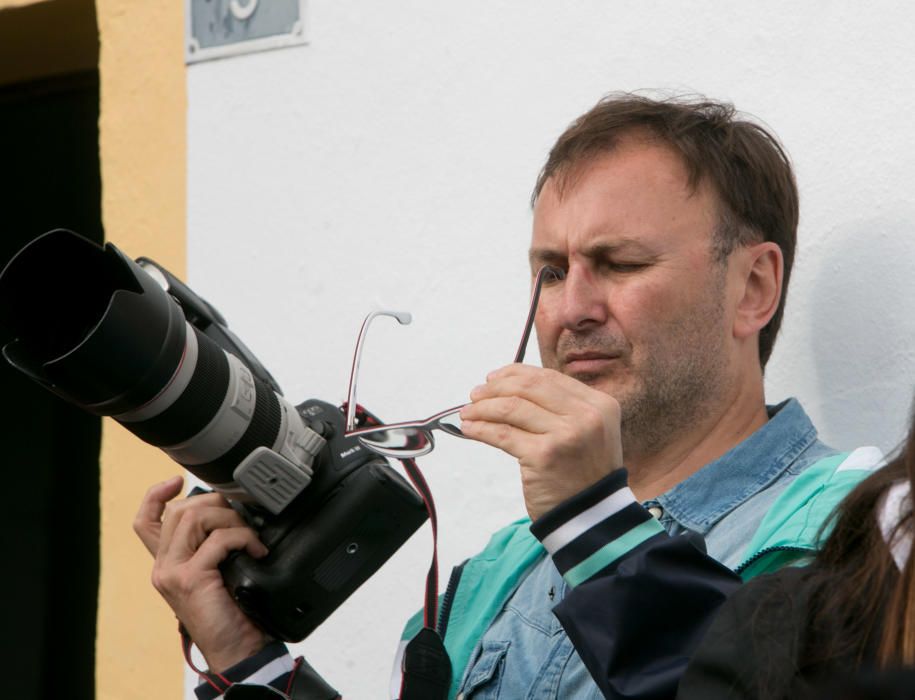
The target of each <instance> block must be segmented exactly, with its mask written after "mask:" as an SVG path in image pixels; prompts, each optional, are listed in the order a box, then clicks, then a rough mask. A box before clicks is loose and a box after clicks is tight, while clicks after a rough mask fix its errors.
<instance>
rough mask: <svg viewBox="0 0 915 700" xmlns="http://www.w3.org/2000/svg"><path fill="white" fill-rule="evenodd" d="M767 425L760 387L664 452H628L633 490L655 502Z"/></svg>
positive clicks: (739, 397)
mask: <svg viewBox="0 0 915 700" xmlns="http://www.w3.org/2000/svg"><path fill="white" fill-rule="evenodd" d="M767 421H768V415H767V414H766V404H765V400H764V397H763V392H762V386H761V384H760V386H759V390H758V391H755V390H754V391H750V392H746V393H739V394H738V395H737V396H735V397H734V398H733V400H731V401H729V402H728V403H727V404H724V405H722V406H721V407H720V410H717V411H714V412H711V413H709V414H707V415H706V416H705V417H704V419H703V420H701V421H699V423H698V424H696V425H694V426H693V429H692V430H690V431H689V433H688V434H684V435H682V436H679V437H677V438H675V439H673V440H672V441H670V442H669V443H668V444H666V445H664V446H663V447H662V448H661V449H660V450H646V451H644V452H643V453H641V454H639V453H635V454H630V453H628V452H627V454H626V456H625V459H626V466H627V468H628V470H629V486H630V488H631V489H632V491H633V493H634V494H635V496H636V498H637V499H638V500H640V501H646V500H649V499H651V498H655V497H657V496H659V495H660V494H662V493H664V492H665V491H667V490H669V489H671V488H673V487H674V486H676V485H677V484H679V483H680V482H681V481H684V480H685V479H686V478H688V477H689V476H691V475H692V474H694V473H695V472H697V471H699V470H700V469H702V467H704V466H705V465H706V464H708V463H709V462H712V461H714V460H716V459H718V458H719V457H721V456H722V455H723V454H725V453H726V452H728V451H729V450H730V449H731V448H733V447H735V446H736V445H738V444H739V443H741V442H743V441H744V440H746V439H747V438H748V437H750V435H752V434H753V433H754V432H756V431H757V430H758V429H759V428H761V427H762V426H763V425H765V424H766V422H767Z"/></svg>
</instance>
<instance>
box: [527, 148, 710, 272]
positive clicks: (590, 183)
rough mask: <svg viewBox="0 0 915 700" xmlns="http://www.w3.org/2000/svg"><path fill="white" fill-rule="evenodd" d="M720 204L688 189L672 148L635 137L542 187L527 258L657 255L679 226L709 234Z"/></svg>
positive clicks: (705, 189) (706, 191) (705, 192)
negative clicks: (569, 250)
mask: <svg viewBox="0 0 915 700" xmlns="http://www.w3.org/2000/svg"><path fill="white" fill-rule="evenodd" d="M563 178H564V179H563ZM718 201H719V200H718V197H717V195H716V194H715V193H714V191H713V190H712V189H711V188H710V187H709V186H707V185H705V184H704V183H701V184H700V186H699V187H698V188H692V187H691V185H690V183H689V174H688V170H687V167H686V165H685V164H684V162H683V160H682V158H681V157H680V155H679V154H678V153H676V152H675V151H674V150H673V149H672V148H671V147H669V146H667V145H666V144H663V143H661V142H659V141H658V140H657V139H651V140H647V139H640V140H636V139H632V140H630V141H628V142H626V143H620V144H619V147H618V148H616V149H614V150H612V151H610V152H606V153H602V154H599V155H598V156H595V157H594V158H592V159H590V160H589V161H588V162H586V163H582V164H580V165H579V166H577V172H575V173H571V172H567V173H564V174H563V176H562V177H559V176H558V175H557V176H553V177H550V178H549V179H548V180H547V181H546V182H545V183H544V187H543V188H542V190H541V192H540V196H539V197H538V199H537V201H536V202H535V204H534V221H533V236H532V240H531V248H530V254H529V257H530V259H531V261H532V263H534V262H535V261H538V262H539V261H542V262H544V263H546V262H550V261H551V260H555V259H556V258H557V255H558V254H562V255H563V256H565V254H566V252H565V249H566V248H569V247H571V248H573V249H575V252H576V253H577V254H582V255H589V256H600V255H607V254H613V253H646V252H647V253H657V252H659V246H665V245H666V244H667V243H669V242H672V241H670V240H668V239H669V238H670V236H669V234H672V233H673V231H675V230H680V231H682V228H683V226H682V225H681V224H682V223H683V222H684V221H685V222H686V223H687V226H688V227H689V228H690V229H692V230H696V229H701V232H702V233H704V234H706V235H707V233H708V232H710V231H711V228H712V227H713V226H714V223H715V221H716V220H717V219H718V216H717V214H718Z"/></svg>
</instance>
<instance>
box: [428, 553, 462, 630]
mask: <svg viewBox="0 0 915 700" xmlns="http://www.w3.org/2000/svg"><path fill="white" fill-rule="evenodd" d="M468 561H469V560H465V561H464V562H462V563H461V564H458V565H457V566H455V567H454V568H453V569H452V570H451V578H450V579H448V588H446V589H445V595H443V596H442V604H441V605H440V606H439V608H438V624H436V626H435V629H436V631H437V632H438V635H439V636H440V637H441V638H442V641H444V639H445V633H446V632H447V631H448V618H449V617H450V616H451V604H452V603H453V602H454V594H455V592H456V591H457V587H458V584H459V583H460V582H461V574H462V573H463V572H464V566H465V565H466V564H467V562H468Z"/></svg>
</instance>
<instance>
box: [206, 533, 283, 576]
mask: <svg viewBox="0 0 915 700" xmlns="http://www.w3.org/2000/svg"><path fill="white" fill-rule="evenodd" d="M241 550H244V551H245V552H247V553H248V554H250V555H251V556H252V557H254V558H255V559H259V558H261V557H263V556H266V555H267V553H268V550H267V547H266V546H265V545H264V543H263V542H261V541H260V540H259V539H257V533H255V532H254V530H252V529H251V528H249V527H232V528H225V529H221V530H216V531H215V532H213V533H212V534H211V535H210V536H209V537H207V538H206V540H205V541H204V542H203V544H202V545H200V548H199V549H198V550H197V552H196V553H195V554H194V557H193V558H192V560H191V565H192V566H193V567H195V568H198V569H201V570H209V569H215V568H216V567H217V566H219V564H220V563H222V561H223V560H225V558H226V557H227V556H229V552H235V551H241Z"/></svg>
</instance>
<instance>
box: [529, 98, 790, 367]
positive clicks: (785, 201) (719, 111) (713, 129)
mask: <svg viewBox="0 0 915 700" xmlns="http://www.w3.org/2000/svg"><path fill="white" fill-rule="evenodd" d="M633 135H636V136H643V135H645V136H648V138H650V139H651V140H653V141H657V142H658V143H662V144H664V145H666V146H668V147H670V148H671V149H672V150H673V151H674V152H675V153H678V154H679V155H680V157H681V158H682V159H683V163H684V165H685V166H686V169H687V173H688V184H689V187H690V188H691V190H692V191H695V190H696V188H697V187H699V185H700V183H708V184H709V185H711V186H712V188H713V189H714V191H715V192H716V194H717V195H718V199H719V204H720V211H719V212H718V222H717V224H716V226H715V230H714V233H713V235H712V254H713V256H714V258H715V259H716V260H718V261H719V262H721V263H726V261H727V258H728V256H729V255H730V254H731V252H732V251H734V250H735V249H736V248H738V247H739V246H746V245H752V244H754V243H759V242H761V241H772V242H774V243H776V244H777V245H778V247H779V248H781V251H782V255H783V257H784V282H783V284H782V296H781V298H780V299H779V302H778V308H777V309H776V311H775V314H774V315H773V316H772V318H771V320H770V321H769V323H768V324H766V326H765V327H764V328H763V329H762V330H761V331H760V334H759V360H760V363H761V365H762V366H763V367H765V366H766V362H767V361H768V360H769V356H770V355H771V354H772V346H773V345H774V344H775V336H776V334H777V333H778V329H779V326H781V322H782V315H783V313H784V308H785V297H786V295H787V292H788V280H789V278H790V276H791V265H792V264H793V262H794V249H795V244H796V242H797V221H798V194H797V185H796V183H795V180H794V173H793V172H792V169H791V163H790V161H789V159H788V156H787V154H786V153H785V151H784V149H783V148H782V146H781V145H780V144H779V142H778V140H777V139H776V137H775V136H774V135H773V134H772V133H770V132H769V131H767V130H766V129H765V128H764V127H762V126H760V125H759V124H755V123H753V122H751V121H748V120H747V119H746V118H745V117H744V116H743V115H741V114H740V113H739V112H737V111H736V110H735V109H734V107H733V106H732V105H730V104H727V103H721V102H714V101H711V100H708V99H705V98H696V97H673V98H664V99H653V98H650V97H646V96H643V95H635V94H631V93H612V94H610V95H607V96H606V97H604V98H603V99H602V100H601V101H600V102H598V103H597V104H596V105H595V106H594V107H593V108H592V109H591V110H589V111H588V112H586V113H585V114H583V115H582V116H581V117H579V118H578V119H576V120H575V121H574V122H573V123H572V124H571V125H570V126H569V128H567V129H566V130H565V132H564V133H563V134H562V135H561V136H560V137H559V139H558V140H557V141H556V144H555V145H554V146H553V148H552V150H550V155H549V158H548V159H547V162H546V165H544V166H543V170H541V172H540V175H539V177H538V178H537V184H536V186H535V187H534V193H533V196H532V197H531V204H532V205H533V204H534V203H536V201H537V197H538V196H539V195H540V192H541V190H542V189H543V187H544V185H545V184H546V182H547V180H549V179H550V178H555V180H554V182H555V183H556V185H557V186H558V187H559V191H560V193H561V191H562V188H563V187H564V186H565V185H566V184H568V183H566V182H565V180H566V179H567V178H569V177H574V175H575V172H576V168H577V167H578V166H581V165H583V164H585V163H587V161H589V160H590V159H592V158H594V157H595V156H599V155H601V154H602V153H606V152H608V151H612V150H613V149H614V148H615V147H616V146H617V145H618V144H619V143H620V142H621V140H625V139H626V138H627V137H632V136H633Z"/></svg>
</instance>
